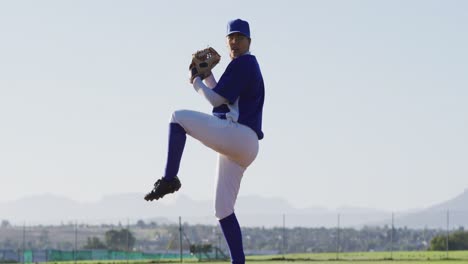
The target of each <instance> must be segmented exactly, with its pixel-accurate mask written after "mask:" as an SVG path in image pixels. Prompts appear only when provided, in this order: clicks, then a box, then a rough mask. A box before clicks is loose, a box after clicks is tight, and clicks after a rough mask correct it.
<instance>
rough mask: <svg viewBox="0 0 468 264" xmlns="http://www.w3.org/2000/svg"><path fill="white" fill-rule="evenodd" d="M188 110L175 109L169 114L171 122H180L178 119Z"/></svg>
mask: <svg viewBox="0 0 468 264" xmlns="http://www.w3.org/2000/svg"><path fill="white" fill-rule="evenodd" d="M187 112H188V110H176V111H174V112H173V113H172V115H171V121H170V122H171V123H177V124H180V120H181V119H182V118H183V116H185V115H186V113H187Z"/></svg>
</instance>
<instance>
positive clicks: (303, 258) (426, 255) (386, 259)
mask: <svg viewBox="0 0 468 264" xmlns="http://www.w3.org/2000/svg"><path fill="white" fill-rule="evenodd" d="M179 262H180V260H179V259H172V260H167V259H166V260H164V261H157V260H154V261H151V260H144V261H143V260H142V261H125V260H121V261H115V260H113V261H102V260H101V261H78V262H77V263H79V264H110V263H116V264H119V263H121V264H124V263H129V264H140V263H145V264H149V263H179ZM183 262H184V263H197V262H198V261H197V260H195V259H187V260H184V261H183ZM203 262H207V261H205V260H204V261H203ZM246 262H247V263H252V264H280V263H283V264H284V263H286V262H293V263H295V264H302V263H310V264H325V263H328V264H331V263H333V264H345V263H356V264H390V263H393V264H423V263H437V264H449V263H450V264H458V263H459V264H461V263H468V251H450V252H449V253H448V258H447V253H446V252H440V251H439V252H437V251H436V252H434V251H399V252H393V253H390V252H353V253H340V254H338V255H337V254H336V253H311V254H286V255H269V256H247V261H246ZM54 263H56V262H54ZM59 263H61V262H57V264H59ZM65 263H68V264H70V263H73V262H63V264H65ZM209 263H212V264H218V263H219V264H221V263H224V264H225V263H229V261H210V262H209Z"/></svg>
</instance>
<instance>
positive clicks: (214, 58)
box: [189, 47, 221, 83]
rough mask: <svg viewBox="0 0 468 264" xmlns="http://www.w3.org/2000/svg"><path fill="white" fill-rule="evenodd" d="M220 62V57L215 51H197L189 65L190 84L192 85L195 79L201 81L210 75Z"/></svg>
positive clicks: (211, 49)
mask: <svg viewBox="0 0 468 264" xmlns="http://www.w3.org/2000/svg"><path fill="white" fill-rule="evenodd" d="M220 60H221V56H220V55H219V53H218V52H216V50H215V49H213V48H211V47H209V48H206V49H203V50H199V51H197V52H195V53H194V54H192V62H191V63H190V65H189V70H190V83H193V80H194V79H195V77H200V78H201V79H202V80H203V79H205V78H206V77H208V76H210V75H211V69H213V68H214V67H215V66H216V65H217V64H218V63H219V61H220Z"/></svg>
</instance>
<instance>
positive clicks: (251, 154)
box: [171, 110, 259, 220]
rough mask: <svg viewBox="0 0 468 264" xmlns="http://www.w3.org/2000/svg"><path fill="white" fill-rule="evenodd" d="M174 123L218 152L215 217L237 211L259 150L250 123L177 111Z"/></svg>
mask: <svg viewBox="0 0 468 264" xmlns="http://www.w3.org/2000/svg"><path fill="white" fill-rule="evenodd" d="M171 122H172V123H178V124H179V125H180V126H182V127H183V128H184V129H185V131H186V132H187V134H188V135H190V136H192V137H193V138H195V139H197V140H199V141H200V142H202V143H203V144H204V145H205V146H207V147H209V148H211V149H213V150H215V151H216V152H218V167H217V173H216V192H215V216H216V218H217V219H218V220H221V219H223V218H225V217H226V216H229V215H230V214H232V213H233V212H234V205H235V203H236V199H237V194H238V193H239V188H240V183H241V180H242V176H243V175H244V171H245V170H246V169H247V167H248V166H249V165H250V164H251V163H252V162H253V161H254V160H255V157H256V156H257V153H258V148H259V144H258V137H257V134H256V133H255V132H254V131H253V130H252V129H251V128H249V127H248V126H245V125H242V124H239V123H237V122H234V121H232V120H230V119H220V118H218V117H216V116H213V115H208V114H205V113H201V112H197V111H191V110H178V111H175V112H174V113H173V114H172V118H171Z"/></svg>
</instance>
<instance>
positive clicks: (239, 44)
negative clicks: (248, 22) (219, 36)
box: [226, 33, 250, 59]
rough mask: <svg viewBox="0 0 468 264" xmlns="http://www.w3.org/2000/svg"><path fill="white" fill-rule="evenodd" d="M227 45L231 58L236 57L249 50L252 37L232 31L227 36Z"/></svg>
mask: <svg viewBox="0 0 468 264" xmlns="http://www.w3.org/2000/svg"><path fill="white" fill-rule="evenodd" d="M226 40H227V46H228V49H229V56H230V57H231V59H235V58H237V57H239V56H240V55H242V54H244V53H246V52H247V51H249V48H250V38H248V37H246V36H244V35H243V34H240V33H232V34H231V35H229V36H227V37H226Z"/></svg>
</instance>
